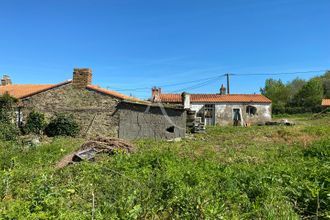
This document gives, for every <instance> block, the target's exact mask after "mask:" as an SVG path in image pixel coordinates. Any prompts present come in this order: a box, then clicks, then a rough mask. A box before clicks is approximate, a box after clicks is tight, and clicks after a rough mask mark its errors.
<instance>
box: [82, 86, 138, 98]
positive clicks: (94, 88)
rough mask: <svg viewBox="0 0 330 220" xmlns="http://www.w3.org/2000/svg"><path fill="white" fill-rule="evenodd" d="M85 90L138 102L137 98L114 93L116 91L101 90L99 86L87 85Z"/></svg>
mask: <svg viewBox="0 0 330 220" xmlns="http://www.w3.org/2000/svg"><path fill="white" fill-rule="evenodd" d="M87 89H91V90H94V91H97V92H100V93H103V94H106V95H110V96H114V97H116V98H119V99H123V100H131V101H139V99H137V98H134V97H131V96H127V95H124V94H121V93H119V92H116V91H112V90H108V89H103V88H101V87H99V86H94V85H89V86H87Z"/></svg>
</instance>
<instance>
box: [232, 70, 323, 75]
mask: <svg viewBox="0 0 330 220" xmlns="http://www.w3.org/2000/svg"><path fill="white" fill-rule="evenodd" d="M326 71H327V70H310V71H300V72H278V73H245V74H242V73H240V74H239V73H238V74H237V73H233V74H230V75H232V76H277V75H296V74H306V73H320V72H326Z"/></svg>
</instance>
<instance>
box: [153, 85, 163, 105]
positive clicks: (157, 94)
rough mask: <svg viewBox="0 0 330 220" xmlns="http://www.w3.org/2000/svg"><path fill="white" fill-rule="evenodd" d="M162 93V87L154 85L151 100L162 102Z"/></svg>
mask: <svg viewBox="0 0 330 220" xmlns="http://www.w3.org/2000/svg"><path fill="white" fill-rule="evenodd" d="M160 94H162V89H161V88H157V87H153V88H152V89H151V101H152V102H160V101H161V100H160Z"/></svg>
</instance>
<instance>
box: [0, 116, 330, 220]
mask: <svg viewBox="0 0 330 220" xmlns="http://www.w3.org/2000/svg"><path fill="white" fill-rule="evenodd" d="M292 120H295V119H294V118H292ZM296 122H297V126H294V127H284V126H269V127H248V128H240V127H238V128H234V127H213V128H208V131H207V134H199V135H195V136H193V137H192V138H187V139H185V140H183V141H181V142H166V141H151V140H141V141H137V142H135V145H136V148H137V151H136V152H135V153H133V154H131V155H125V154H117V155H114V156H107V155H102V156H100V157H99V158H98V160H97V161H96V162H83V163H79V164H76V165H72V166H68V167H66V168H64V169H61V170H58V169H55V167H54V165H55V164H56V162H57V161H59V160H60V159H61V158H62V157H63V156H64V155H66V154H68V153H70V152H72V151H74V150H75V149H77V148H79V145H80V144H81V143H82V142H83V140H80V139H70V138H57V139H52V140H50V141H49V143H45V144H43V145H41V146H39V147H36V148H28V147H26V146H22V145H19V144H16V143H9V142H6V143H1V147H0V219H91V218H92V213H94V214H93V215H94V218H95V219H300V218H305V219H313V218H315V217H316V216H318V218H319V219H329V216H330V205H329V204H330V159H329V157H330V137H329V134H330V117H322V118H319V119H311V118H310V117H299V119H298V120H296ZM93 200H94V211H93Z"/></svg>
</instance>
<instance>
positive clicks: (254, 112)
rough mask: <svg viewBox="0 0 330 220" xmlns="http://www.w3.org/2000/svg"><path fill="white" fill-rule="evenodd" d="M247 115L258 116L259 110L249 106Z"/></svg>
mask: <svg viewBox="0 0 330 220" xmlns="http://www.w3.org/2000/svg"><path fill="white" fill-rule="evenodd" d="M246 113H247V114H248V115H249V116H252V115H255V114H257V108H256V107H254V106H252V105H248V106H247V107H246Z"/></svg>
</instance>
